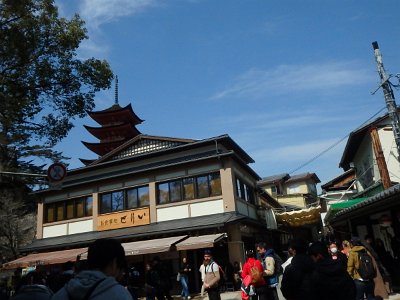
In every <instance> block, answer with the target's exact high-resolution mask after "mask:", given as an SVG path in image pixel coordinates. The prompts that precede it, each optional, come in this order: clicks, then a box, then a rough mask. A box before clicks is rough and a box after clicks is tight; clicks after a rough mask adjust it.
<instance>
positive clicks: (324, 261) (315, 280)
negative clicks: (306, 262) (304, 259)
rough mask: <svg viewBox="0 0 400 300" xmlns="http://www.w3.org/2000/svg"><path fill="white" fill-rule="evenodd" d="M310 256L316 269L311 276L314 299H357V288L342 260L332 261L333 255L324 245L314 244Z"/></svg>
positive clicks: (309, 251)
mask: <svg viewBox="0 0 400 300" xmlns="http://www.w3.org/2000/svg"><path fill="white" fill-rule="evenodd" d="M331 251H332V249H331ZM308 254H309V255H310V256H311V258H312V259H313V261H314V262H315V269H314V270H313V272H312V274H311V295H312V296H311V298H312V299H314V300H318V299H324V300H337V299H340V300H354V299H355V296H356V287H355V285H354V282H353V279H352V278H351V277H350V275H349V274H348V273H347V271H346V269H344V268H343V265H342V262H341V261H340V260H334V259H331V255H330V254H329V253H328V249H327V247H326V245H325V244H324V243H322V242H314V243H312V244H311V246H310V247H309V248H308ZM343 255H344V254H343ZM311 298H310V299H311Z"/></svg>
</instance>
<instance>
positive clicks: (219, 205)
mask: <svg viewBox="0 0 400 300" xmlns="http://www.w3.org/2000/svg"><path fill="white" fill-rule="evenodd" d="M223 212H224V201H223V200H222V199H220V200H213V201H206V202H200V203H193V204H190V216H191V217H199V216H207V215H210V214H220V213H223Z"/></svg>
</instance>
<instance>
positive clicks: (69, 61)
mask: <svg viewBox="0 0 400 300" xmlns="http://www.w3.org/2000/svg"><path fill="white" fill-rule="evenodd" d="M86 38H87V31H86V29H85V27H84V21H83V20H82V19H81V18H80V17H79V16H78V15H75V16H74V17H73V18H71V19H70V20H68V19H66V18H62V17H59V15H58V9H57V7H56V6H55V4H54V1H53V0H0V41H1V42H0V217H1V218H0V219H1V220H2V221H1V222H0V228H1V230H0V252H2V253H5V252H7V254H8V255H10V256H14V257H15V256H16V255H17V252H18V251H17V249H18V247H19V246H20V245H21V244H23V243H26V242H29V240H31V239H32V237H33V233H34V228H35V226H34V225H33V224H34V221H33V222H32V218H34V216H35V212H34V210H35V203H34V201H33V200H32V197H31V196H32V195H29V190H30V189H29V188H28V186H29V184H38V181H37V179H38V178H35V177H30V176H20V175H10V174H9V173H7V172H16V173H23V172H25V173H43V170H42V168H43V166H38V165H37V164H35V163H34V161H37V160H35V158H48V159H52V160H60V159H62V158H63V156H62V153H60V152H56V151H54V150H53V147H54V146H55V145H56V144H57V143H58V142H59V141H60V140H62V139H63V138H64V137H65V136H66V135H67V134H68V132H69V131H70V129H71V128H72V127H73V124H72V121H73V120H74V119H75V118H77V117H83V116H85V114H86V111H90V110H92V109H93V108H94V96H95V93H96V92H98V91H100V90H102V89H106V88H109V87H110V84H111V80H112V78H113V74H112V71H111V69H110V66H109V64H108V63H107V62H106V61H104V60H98V59H95V58H90V59H86V60H83V59H81V58H79V56H78V55H77V50H78V47H79V45H80V44H81V42H82V41H83V40H84V39H86ZM27 220H28V221H27ZM3 251H4V252H3Z"/></svg>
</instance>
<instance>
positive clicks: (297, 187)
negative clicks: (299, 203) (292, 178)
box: [288, 184, 300, 194]
mask: <svg viewBox="0 0 400 300" xmlns="http://www.w3.org/2000/svg"><path fill="white" fill-rule="evenodd" d="M298 193H300V185H299V184H292V185H290V186H288V194H298Z"/></svg>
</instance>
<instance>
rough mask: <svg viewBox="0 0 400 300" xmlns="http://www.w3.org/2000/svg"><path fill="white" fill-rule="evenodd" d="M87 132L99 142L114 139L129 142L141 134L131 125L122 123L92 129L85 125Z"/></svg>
mask: <svg viewBox="0 0 400 300" xmlns="http://www.w3.org/2000/svg"><path fill="white" fill-rule="evenodd" d="M83 126H84V127H85V128H86V130H87V131H89V132H90V133H91V134H92V135H94V136H95V137H96V138H98V139H99V140H109V141H111V140H113V139H114V138H119V140H120V138H125V140H129V139H131V138H133V137H135V136H137V135H139V134H140V131H139V130H138V129H137V128H136V127H135V125H133V124H131V123H122V124H117V125H109V126H102V127H91V126H87V125H83Z"/></svg>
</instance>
